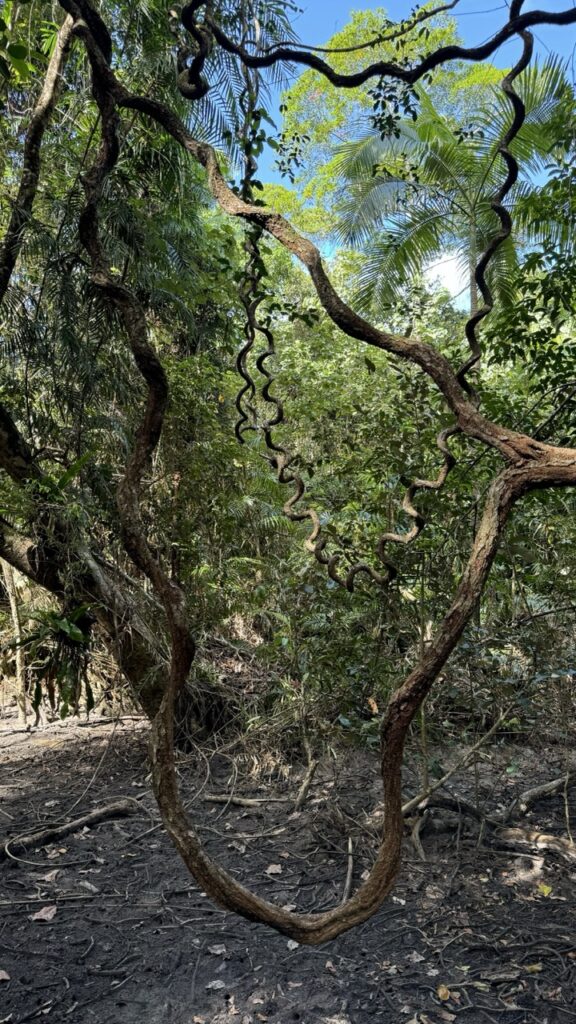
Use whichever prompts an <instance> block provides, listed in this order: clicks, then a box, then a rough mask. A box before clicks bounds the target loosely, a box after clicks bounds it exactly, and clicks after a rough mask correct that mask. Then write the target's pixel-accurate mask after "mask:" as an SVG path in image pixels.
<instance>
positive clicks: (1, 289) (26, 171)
mask: <svg viewBox="0 0 576 1024" xmlns="http://www.w3.org/2000/svg"><path fill="white" fill-rule="evenodd" d="M72 26H73V20H72V18H71V17H70V16H67V17H66V18H65V19H64V24H63V25H62V27H61V29H60V30H59V32H58V35H57V37H56V44H55V46H54V50H53V52H52V56H51V58H50V62H49V64H48V70H47V72H46V78H45V79H44V85H43V87H42V91H41V93H40V96H39V97H38V100H37V102H36V106H35V107H34V110H33V111H32V116H31V118H30V124H29V125H28V131H27V132H26V139H25V141H24V154H23V160H22V162H23V169H22V176H21V179H20V186H19V188H18V194H17V196H16V199H15V201H14V206H13V208H12V215H11V217H10V221H9V223H8V229H7V231H6V235H5V237H4V241H3V243H2V248H1V249H0V302H2V300H3V298H4V296H5V294H6V289H7V288H8V285H9V283H10V278H11V276H12V271H13V270H14V267H15V266H16V261H17V259H18V256H19V255H20V250H21V248H22V242H23V240H24V231H25V228H26V225H27V223H28V221H29V219H30V214H31V212H32V206H33V203H34V199H35V198H36V192H37V190H38V182H39V180H40V149H41V146H42V139H43V137H44V132H45V131H46V128H47V126H48V122H49V120H50V116H51V114H52V111H53V109H54V104H55V102H56V96H57V93H58V85H59V83H60V77H61V75H62V69H63V67H64V62H65V60H66V56H67V54H68V49H69V46H70V39H71V37H72Z"/></svg>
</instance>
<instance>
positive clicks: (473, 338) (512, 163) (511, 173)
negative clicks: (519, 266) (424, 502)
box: [458, 0, 534, 392]
mask: <svg viewBox="0 0 576 1024" xmlns="http://www.w3.org/2000/svg"><path fill="white" fill-rule="evenodd" d="M521 5H522V3H521V0H520V2H519V3H517V4H516V5H514V4H513V5H512V6H511V8H510V17H511V18H512V17H513V16H514V15H513V10H512V8H513V7H515V8H516V11H515V13H516V14H518V13H519V11H520V7H521ZM519 35H520V37H521V38H522V40H523V43H524V47H523V50H522V54H521V56H520V58H519V60H518V61H517V63H516V64H515V65H514V67H513V68H511V70H510V71H509V72H508V74H507V75H506V77H505V78H503V79H502V82H501V83H500V85H501V89H502V91H503V92H504V93H505V94H506V96H507V98H508V99H509V101H510V103H511V104H512V109H513V112H514V117H513V119H512V123H511V125H510V127H509V128H508V131H507V132H506V133H505V135H504V136H503V138H502V139H501V140H500V145H499V146H498V153H499V154H500V156H501V157H502V158H503V160H504V162H505V164H506V167H507V169H508V174H507V175H506V178H505V180H504V181H503V182H502V184H501V186H500V188H499V189H498V190H497V192H496V194H495V196H494V198H493V200H492V202H491V204H490V205H491V207H492V209H493V210H494V213H496V214H497V216H498V218H499V220H500V225H501V227H500V231H498V232H497V233H496V234H495V235H494V236H493V237H492V238H491V240H490V242H489V243H488V246H487V247H486V249H485V250H484V252H483V254H482V256H481V257H480V259H479V261H478V263H477V265H476V271H475V274H474V277H475V280H476V284H477V285H478V288H479V290H480V294H481V295H482V298H483V300H484V305H483V306H481V307H480V309H479V310H477V311H476V312H475V313H473V314H472V316H471V317H470V319H469V320H468V322H467V324H466V328H465V331H466V338H467V339H468V343H469V345H470V349H471V355H470V357H469V358H468V359H467V361H466V362H465V363H464V365H463V366H462V367H461V369H460V370H459V371H458V380H459V382H460V384H462V386H463V387H465V388H466V390H467V391H469V392H470V390H471V388H470V385H469V383H468V382H467V380H466V375H467V374H468V373H469V371H470V370H471V369H472V367H473V366H475V365H476V363H477V362H478V361H479V359H480V357H481V354H482V352H481V348H480V342H479V341H478V337H477V334H476V328H477V326H478V324H479V323H480V321H481V320H483V319H484V318H485V317H486V316H488V314H489V313H490V312H491V311H492V309H493V307H494V298H493V296H492V292H491V290H490V288H489V286H488V284H487V281H486V277H485V273H486V268H487V267H488V264H489V263H490V261H491V260H492V258H493V256H494V254H495V253H496V250H497V249H499V248H500V246H501V245H502V243H503V242H505V241H506V239H507V238H509V237H510V234H511V231H512V217H511V216H510V212H509V211H508V210H507V209H506V207H505V206H504V205H503V202H504V199H505V198H506V196H507V195H508V193H509V192H510V190H511V189H512V188H513V186H514V185H515V184H516V181H517V180H518V163H517V161H516V159H515V158H514V157H513V156H512V153H511V152H510V149H509V146H510V143H511V142H513V141H514V139H515V138H516V136H517V135H518V132H519V131H520V129H521V128H522V125H523V124H524V120H525V117H526V108H525V106H524V103H523V102H522V100H521V99H520V97H519V96H518V93H517V92H515V91H514V87H513V85H512V82H513V81H514V80H515V79H516V78H517V77H518V75H519V74H521V72H522V71H524V69H525V68H526V67H527V66H528V64H529V63H530V59H531V57H532V50H533V48H534V38H533V36H532V33H531V32H520V33H519Z"/></svg>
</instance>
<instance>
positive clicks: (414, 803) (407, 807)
mask: <svg viewBox="0 0 576 1024" xmlns="http://www.w3.org/2000/svg"><path fill="white" fill-rule="evenodd" d="M511 710H512V708H511V707H509V708H506V710H505V711H503V712H502V714H501V715H500V716H499V717H498V718H497V720H496V721H495V722H494V725H492V726H491V727H490V729H488V732H485V733H484V734H483V735H482V736H481V737H480V739H479V740H478V741H477V742H476V743H475V744H474V746H473V747H470V749H469V750H467V751H466V753H465V754H464V757H461V758H460V760H459V761H457V762H456V764H455V765H454V767H453V768H451V769H450V771H448V772H446V774H445V775H443V776H442V778H441V779H438V781H437V782H434V783H433V785H431V786H428V787H427V789H425V790H423V791H422V792H421V793H418V794H417V796H413V797H412V799H411V800H408V802H407V803H405V804H404V805H403V807H402V814H403V815H404V817H406V815H408V814H410V812H411V811H413V810H414V809H415V808H416V807H418V806H419V804H422V803H424V801H425V800H427V799H428V797H429V796H431V794H432V793H435V792H436V790H437V789H440V788H441V787H442V786H444V785H445V784H446V782H448V779H451V778H452V776H453V775H455V774H456V772H457V771H459V769H460V768H463V767H464V765H466V764H467V763H468V761H469V760H470V758H471V757H473V755H474V754H475V753H476V751H477V750H479V749H480V747H482V746H483V745H484V744H485V743H486V741H487V740H489V739H490V737H491V736H493V735H494V733H495V732H496V730H497V729H498V728H499V727H500V726H501V725H502V722H503V721H504V719H505V718H506V716H507V715H508V714H509V713H510V711H511Z"/></svg>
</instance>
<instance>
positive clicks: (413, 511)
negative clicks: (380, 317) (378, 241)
mask: <svg viewBox="0 0 576 1024" xmlns="http://www.w3.org/2000/svg"><path fill="white" fill-rule="evenodd" d="M522 2H523V0H516V2H515V3H513V4H512V5H511V7H510V18H511V19H512V18H513V17H516V16H517V15H518V14H519V13H520V8H521V6H522ZM519 35H520V37H521V38H522V40H523V43H524V47H523V50H522V54H521V56H520V58H519V60H518V61H517V63H516V64H515V65H514V67H513V68H511V70H510V71H509V72H508V74H507V75H506V76H505V77H504V78H503V79H502V82H501V88H502V90H503V92H504V93H505V94H506V96H507V97H508V99H509V100H510V103H511V104H512V108H513V112H514V116H513V119H512V123H511V124H510V126H509V128H508V130H507V131H506V133H505V134H504V136H503V137H502V138H501V140H500V144H499V146H498V153H499V154H500V156H501V157H502V158H503V160H504V162H505V164H506V167H507V170H508V173H507V175H506V178H505V180H504V181H503V182H502V184H501V185H500V187H499V188H498V190H497V191H496V193H495V195H494V198H493V199H492V202H491V204H490V205H491V208H492V209H493V210H494V212H495V213H496V214H497V215H498V218H499V220H500V225H501V226H500V230H499V231H498V232H497V233H496V234H495V235H493V237H492V238H491V239H490V242H489V243H488V245H487V247H486V249H485V250H484V252H483V253H482V256H481V257H480V259H479V261H478V263H477V265H476V270H475V275H474V276H475V280H476V284H477V285H478V288H479V291H480V294H481V295H482V299H483V302H484V304H483V305H482V306H481V308H480V309H478V310H477V311H476V312H474V313H473V314H472V316H471V317H469V319H468V321H467V323H466V327H465V334H466V338H467V340H468V343H469V345H470V349H471V355H470V357H469V358H468V359H467V360H466V362H465V363H464V365H463V366H462V367H461V369H460V370H459V371H458V380H459V382H460V384H461V385H462V386H463V387H464V388H465V389H466V390H467V391H468V393H469V394H472V393H473V388H472V386H471V385H470V383H469V382H468V381H467V380H466V375H467V374H468V373H469V372H470V370H471V369H472V367H473V366H475V365H476V364H477V363H478V362H479V360H480V358H481V355H482V351H481V347H480V342H479V340H478V337H477V334H476V328H477V327H478V324H479V323H480V321H481V320H483V319H484V318H485V317H486V316H488V314H489V313H490V312H491V311H492V309H493V306H494V299H493V296H492V292H491V290H490V288H489V286H488V284H487V282H486V277H485V273H486V268H487V267H488V265H489V263H490V261H491V260H492V258H493V257H494V254H495V253H496V251H497V249H499V247H500V246H501V245H502V243H503V242H504V241H505V240H506V239H507V238H508V237H509V236H510V233H511V231H512V218H511V216H510V213H509V211H508V210H507V209H506V207H505V206H504V205H503V202H504V199H505V198H506V196H507V195H508V193H509V192H510V190H511V189H512V188H513V186H514V185H515V183H516V181H517V179H518V163H517V161H516V160H515V158H514V157H513V156H512V153H511V152H510V149H509V146H510V143H511V142H513V140H514V139H515V138H516V136H517V135H518V132H519V131H520V129H521V128H522V125H523V124H524V119H525V117H526V108H525V106H524V103H523V102H522V100H521V99H520V97H519V96H518V94H517V93H516V92H515V91H514V88H513V85H512V83H513V81H514V80H515V79H516V78H517V77H518V75H519V74H521V72H522V71H524V69H525V68H526V67H527V66H528V64H529V63H530V59H531V57H532V50H533V37H532V35H531V33H530V32H520V33H519ZM458 433H460V429H459V427H457V426H453V427H450V428H448V429H447V430H443V431H442V432H441V433H440V434H439V435H438V438H437V440H436V444H437V446H438V448H439V449H440V451H441V452H442V454H443V455H444V464H443V466H442V468H441V470H440V472H439V474H438V476H437V477H436V479H435V480H413V481H412V483H411V484H410V486H409V487H408V489H407V491H406V493H405V495H404V500H403V502H402V508H403V511H404V512H405V513H406V514H407V515H408V516H410V518H411V519H412V520H413V521H414V526H413V527H412V529H411V530H409V531H407V532H406V533H403V534H402V533H387V534H384V535H383V537H381V539H380V543H379V546H378V554H379V555H380V557H382V547H383V545H384V544H387V543H389V542H392V543H396V544H411V543H412V542H413V541H415V540H416V538H417V537H418V536H419V535H420V533H421V532H422V530H423V529H424V526H425V525H426V520H425V518H424V516H423V515H422V513H421V512H420V511H419V510H418V509H417V508H416V507H415V505H414V497H415V495H416V494H417V492H418V491H421V490H428V491H430V490H433V491H439V490H441V488H442V487H443V486H444V484H445V482H446V479H447V477H448V475H449V473H450V472H451V470H452V469H453V467H454V466H455V464H456V459H455V458H454V456H453V455H452V453H451V451H450V449H449V448H448V444H447V441H448V439H449V438H450V437H453V436H454V435H456V434H458Z"/></svg>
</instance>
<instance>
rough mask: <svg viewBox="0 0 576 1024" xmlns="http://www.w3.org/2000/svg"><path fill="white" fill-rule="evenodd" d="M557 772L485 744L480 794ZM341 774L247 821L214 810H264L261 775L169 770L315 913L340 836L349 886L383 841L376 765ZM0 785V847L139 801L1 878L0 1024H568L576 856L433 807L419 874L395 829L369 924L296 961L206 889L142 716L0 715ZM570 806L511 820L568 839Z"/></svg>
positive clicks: (276, 884) (230, 844)
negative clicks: (571, 858) (197, 877)
mask: <svg viewBox="0 0 576 1024" xmlns="http://www.w3.org/2000/svg"><path fill="white" fill-rule="evenodd" d="M566 758H567V754H566V751H563V750H561V749H559V748H558V747H554V748H552V750H551V751H548V752H547V753H546V752H545V751H542V750H539V751H538V752H535V751H534V750H532V749H530V748H527V747H519V746H517V747H514V746H511V745H509V744H508V745H499V746H496V747H493V748H492V750H491V752H490V755H489V756H488V755H486V756H485V757H484V759H483V760H482V761H481V763H480V771H479V789H478V790H477V791H476V797H477V798H478V797H480V799H481V800H482V801H486V806H487V807H488V808H493V807H494V806H495V802H496V801H497V799H498V798H500V799H504V800H506V801H509V800H510V799H511V798H512V796H513V795H514V792H515V791H517V790H521V789H525V788H526V787H527V786H530V785H535V784H537V783H538V782H539V781H545V780H546V779H551V778H554V777H556V776H558V775H561V774H562V772H563V771H565V770H566ZM342 761H343V762H344V764H345V767H343V766H342V764H341V765H340V766H339V767H338V768H336V767H335V766H334V762H332V761H330V762H329V763H328V764H326V765H325V766H323V769H322V771H321V772H320V773H319V775H318V777H317V779H316V781H315V783H314V784H313V786H312V789H311V791H310V796H309V799H308V801H307V803H306V805H305V807H304V809H303V810H302V811H301V812H299V813H294V812H293V810H292V804H291V802H289V800H288V799H286V801H285V802H283V803H282V802H277V803H266V804H264V803H263V804H260V805H256V806H255V807H245V806H237V805H233V804H229V805H225V804H218V803H214V802H211V801H210V800H207V799H206V795H207V794H208V793H211V794H213V793H223V792H232V791H233V792H234V793H235V794H236V795H238V794H240V793H242V794H243V795H248V796H256V797H262V796H263V795H264V787H263V783H262V779H260V780H257V779H256V777H255V776H252V777H250V776H249V775H248V774H244V775H243V776H241V775H240V773H239V774H238V777H236V778H234V777H231V769H230V764H231V762H230V761H229V760H227V759H225V758H224V757H223V756H222V755H221V754H220V755H214V756H213V757H212V758H211V759H210V760H204V759H202V758H200V757H199V756H198V755H196V757H195V758H193V757H188V758H183V759H182V761H181V764H180V771H181V776H182V784H183V787H184V790H185V793H186V795H187V798H188V800H189V802H190V807H191V813H192V814H193V816H194V818H195V819H196V820H197V821H198V823H199V825H200V827H201V832H202V835H203V837H204V839H205V840H206V842H207V843H208V844H209V846H210V848H211V850H212V851H213V853H215V854H216V855H217V856H218V857H219V859H220V860H221V861H222V862H223V863H224V864H225V865H226V866H227V867H229V868H230V869H231V870H232V871H233V872H234V873H236V874H237V875H238V877H239V878H240V879H242V880H243V881H245V882H246V883H247V884H250V885H251V886H253V887H255V888H256V890H257V891H258V892H259V893H261V894H262V895H264V894H265V895H267V896H269V897H270V898H273V899H275V900H277V901H278V902H279V903H281V904H283V905H285V904H296V905H297V906H298V907H299V908H301V909H312V908H315V909H325V908H327V907H328V906H330V905H331V904H334V903H337V902H339V901H340V899H341V898H342V891H343V886H344V881H345V877H346V871H347V859H348V854H347V849H348V837H349V836H352V839H353V856H354V884H357V883H358V882H359V880H360V877H361V875H362V873H363V872H364V871H365V870H366V868H367V867H368V866H369V864H370V861H371V858H372V857H373V854H374V849H375V844H376V829H375V827H374V820H375V819H374V815H373V811H374V808H375V807H376V806H377V803H378V798H379V797H378V792H379V788H378V779H377V762H376V759H375V758H372V757H371V756H369V755H367V754H360V753H354V752H345V753H344V756H343V758H342ZM300 776H301V768H298V770H296V769H294V771H293V773H292V775H290V776H288V777H285V778H284V781H282V779H280V778H276V779H275V780H273V781H272V784H271V785H270V786H268V787H266V788H267V790H268V792H269V793H270V792H273V793H274V794H275V795H281V796H284V797H285V798H291V799H293V797H294V794H295V793H296V792H297V789H298V782H299V777H300ZM407 781H408V783H409V782H410V776H409V774H408V777H407ZM0 783H1V787H2V788H1V789H0V833H1V834H2V836H3V838H4V839H6V838H7V837H9V836H13V837H16V836H18V835H21V834H23V833H27V832H30V831H35V830H37V829H38V828H39V827H46V826H48V825H52V824H55V823H61V822H62V821H69V820H72V819H74V818H76V817H78V816H80V815H81V814H84V813H86V812H87V811H90V810H93V809H94V808H95V807H98V806H100V805H102V804H103V803H106V802H107V801H110V800H112V799H115V798H118V797H126V796H130V797H134V798H135V800H134V813H133V814H131V815H130V816H128V817H125V818H122V819H120V820H116V821H107V822H102V823H101V824H99V825H97V826H95V827H92V828H89V829H88V828H86V829H84V830H81V831H77V832H75V833H73V834H71V835H69V836H67V837H66V839H64V840H62V841H60V842H56V843H53V844H52V845H48V846H45V847H42V848H40V849H37V850H34V851H29V852H27V853H26V854H22V856H19V857H18V858H17V859H16V858H13V857H9V858H8V859H4V860H3V861H2V862H1V863H0V979H2V980H0V1022H2V1024H8V1022H10V1024H23V1022H24V1021H47V1022H48V1024H59V1022H70V1024H208V1022H211V1024H225V1022H226V1024H257V1022H260V1021H264V1022H265V1021H268V1022H269V1024H292V1022H297V1021H299V1022H302V1024H368V1022H375V1024H403V1022H405V1024H440V1022H445V1021H446V1022H450V1021H462V1022H464V1024H477V1022H478V1024H480V1022H482V1024H483V1022H486V1021H492V1022H495V1021H498V1022H503V1024H521V1022H535V1024H556V1022H558V1024H566V1022H570V1021H572V1020H576V917H575V914H574V911H575V904H574V880H575V878H576V863H574V865H573V866H572V867H571V866H570V865H569V864H568V863H566V862H564V861H561V860H559V859H557V858H555V857H554V855H553V854H550V853H546V854H545V855H538V856H536V855H535V856H526V855H523V854H521V853H519V852H518V851H506V850H505V849H503V848H498V847H497V846H495V845H494V843H493V841H492V840H491V839H490V837H489V836H488V835H487V834H485V835H484V836H483V837H482V836H480V837H479V834H478V825H477V824H476V823H469V821H465V820H464V819H461V820H459V819H458V817H457V816H456V815H454V814H452V815H448V816H447V815H446V813H445V812H444V814H443V817H442V818H441V819H438V821H437V823H436V824H437V828H436V831H433V832H426V831H424V830H423V831H422V843H423V847H424V851H425V854H426V860H425V861H422V859H421V858H420V857H419V856H418V855H417V853H416V851H415V849H414V847H413V845H412V844H411V842H410V838H409V834H410V833H409V828H408V829H407V839H406V844H405V861H404V868H403V871H402V874H401V877H400V879H399V882H398V885H397V888H396V890H395V892H394V895H393V896H391V897H390V898H389V899H388V900H387V902H386V905H385V906H384V907H383V909H382V910H381V912H380V913H379V914H378V915H377V916H376V917H375V918H373V919H372V920H371V921H369V922H368V923H367V924H365V925H364V926H363V927H361V928H358V929H357V930H356V931H353V932H351V933H349V934H347V935H345V936H343V937H341V938H340V939H338V940H337V941H335V942H333V943H331V944H329V945H327V946H325V947H321V948H307V947H304V946H296V945H295V944H294V943H292V942H288V941H287V940H286V938H284V937H282V936H280V935H277V934H275V933H273V932H271V931H269V930H267V929H266V928H264V927H261V926H258V925H254V924H249V923H247V922H245V921H243V920H241V919H239V918H237V917H235V916H233V915H231V914H228V913H225V912H223V911H221V910H220V909H218V908H217V907H214V906H213V905H212V904H211V903H210V901H209V900H208V899H207V898H206V897H205V896H204V895H203V893H202V892H200V891H199V889H198V887H197V886H196V885H195V883H194V881H193V879H192V878H191V877H190V876H189V875H188V873H187V872H186V870H185V868H184V866H183V865H182V863H181V862H180V860H179V858H178V856H177V854H176V852H175V851H174V849H173V847H172V846H171V844H170V842H169V840H168V839H167V837H166V836H165V834H164V832H163V830H162V828H161V827H160V826H159V825H158V815H157V812H156V809H155V805H154V801H153V798H152V796H151V794H150V791H149V785H148V782H147V762H146V727H145V724H144V723H143V722H139V721H137V720H128V721H122V722H118V723H117V724H116V725H113V724H91V725H88V726H87V725H85V724H80V723H75V722H68V723H62V724H60V723H58V724H53V725H51V726H49V727H46V728H44V729H38V730H36V731H35V732H33V733H32V734H25V733H22V732H18V731H17V726H16V722H15V720H14V719H9V720H6V719H5V720H4V721H3V722H2V723H0ZM408 788H409V787H408ZM451 788H452V789H453V791H456V790H460V791H461V792H464V793H466V794H467V796H468V798H471V796H472V795H473V794H474V789H473V787H472V777H471V776H470V775H469V776H468V777H462V778H460V777H459V776H458V775H456V776H455V777H454V779H453V780H451ZM572 797H574V794H573V793H572ZM575 810H576V806H572V807H570V806H569V803H568V801H567V798H566V796H565V795H562V794H560V795H559V796H556V797H553V798H551V799H547V800H546V801H543V802H541V803H540V804H538V805H536V806H535V807H534V808H533V810H532V812H531V814H530V815H529V816H528V818H527V820H526V819H524V822H523V824H524V825H528V827H529V828H532V829H534V828H539V829H542V830H544V831H546V832H553V833H555V834H557V835H564V836H566V834H567V829H568V827H569V816H570V811H572V815H573V817H572V820H573V821H576V817H575V816H574V811H575ZM442 823H443V824H444V825H446V829H445V830H444V831H439V830H438V826H440V828H441V827H442ZM39 912H42V914H41V915H40V917H38V913H39ZM43 915H45V916H46V917H48V918H50V919H49V920H42V916H43Z"/></svg>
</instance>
